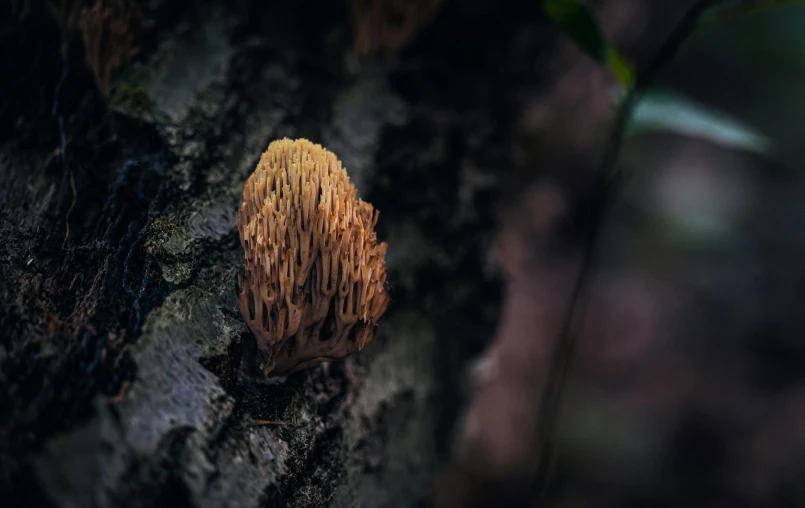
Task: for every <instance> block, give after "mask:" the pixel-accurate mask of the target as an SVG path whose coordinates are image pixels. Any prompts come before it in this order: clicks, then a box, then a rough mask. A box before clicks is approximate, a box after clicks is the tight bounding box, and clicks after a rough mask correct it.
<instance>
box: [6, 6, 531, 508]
mask: <svg viewBox="0 0 805 508" xmlns="http://www.w3.org/2000/svg"><path fill="white" fill-rule="evenodd" d="M180 4H181V3H175V2H152V3H149V4H147V5H146V4H142V7H143V16H144V24H143V26H144V27H145V28H144V30H143V32H142V33H141V34H140V36H139V38H138V41H139V42H138V43H139V44H140V45H141V50H140V52H139V53H138V56H137V59H136V60H135V61H133V62H131V63H130V64H129V65H128V66H126V67H125V68H124V71H123V73H122V74H120V75H119V76H118V77H117V79H116V80H115V82H114V86H113V93H112V95H111V98H110V99H109V100H106V99H104V98H103V96H102V95H101V94H99V92H98V91H97V90H96V88H95V85H94V83H95V80H94V78H93V75H92V73H91V71H90V69H88V67H87V65H86V64H85V61H84V58H83V50H82V48H81V47H80V42H78V40H77V39H76V38H75V37H73V38H72V39H68V40H67V41H66V42H65V43H63V42H62V35H63V34H60V33H59V31H58V28H57V24H56V23H55V22H54V21H53V19H52V17H51V15H50V12H49V11H48V9H46V8H45V5H44V4H42V2H35V1H31V2H11V3H10V4H9V5H6V6H5V7H2V9H5V10H6V11H8V10H9V9H10V10H11V12H3V13H2V15H1V16H0V18H2V19H3V20H4V21H3V22H2V32H0V37H1V38H2V45H3V48H4V49H3V55H4V56H3V58H4V60H3V62H2V68H1V69H0V74H2V75H4V76H7V77H8V79H4V80H3V83H2V85H0V86H2V87H3V88H2V104H0V115H2V123H0V136H2V137H0V330H2V343H1V345H0V471H2V473H3V478H2V485H3V490H9V489H10V491H9V493H8V494H7V496H8V497H6V499H13V500H19V503H20V504H21V505H22V503H30V504H33V505H45V506H59V507H90V506H99V507H102V506H126V507H135V506H143V507H145V506H161V505H170V506H199V507H201V506H205V507H221V506H239V507H249V506H291V507H293V506H300V507H301V506H378V507H379V506H419V505H422V503H424V502H425V501H426V500H427V499H428V497H429V494H430V490H431V488H432V485H433V479H434V473H435V471H436V469H437V466H438V464H439V463H440V461H441V460H442V458H443V456H444V453H445V451H446V449H447V447H446V445H445V443H446V439H447V438H448V436H449V431H450V429H451V427H452V423H453V420H454V418H455V414H456V411H457V407H458V405H459V403H460V401H461V400H462V397H463V393H464V387H463V377H462V372H463V369H464V367H465V366H466V362H467V361H468V359H469V358H471V357H472V356H473V355H474V354H477V353H478V352H479V351H480V349H481V348H482V347H483V345H484V343H485V340H486V339H487V337H489V336H491V334H492V329H493V326H494V321H495V318H496V314H497V305H498V299H499V283H498V281H497V279H496V277H495V276H494V274H492V273H491V272H490V271H489V270H487V269H486V261H485V257H484V253H485V251H486V250H487V248H488V241H489V239H490V237H491V234H492V229H493V225H494V213H493V209H494V208H493V206H492V205H493V204H494V202H495V199H496V196H497V195H498V194H499V192H500V190H501V189H502V188H503V183H504V182H505V180H506V175H507V173H508V171H509V170H510V168H511V167H512V166H513V164H512V160H511V156H510V153H511V150H510V146H509V144H510V141H509V131H510V125H511V123H512V120H513V119H514V118H515V115H514V114H513V111H516V109H517V108H518V106H519V105H520V101H521V98H522V96H523V94H522V90H523V88H524V87H527V86H530V85H531V84H532V83H533V82H534V80H535V79H536V78H537V77H538V74H539V68H538V66H537V65H536V63H535V62H536V61H537V57H538V54H537V53H538V51H539V50H540V48H543V47H544V45H543V44H540V41H539V38H540V37H541V33H542V30H540V29H539V28H538V27H539V26H540V25H539V23H541V22H539V21H535V17H536V9H534V8H533V6H528V7H527V8H525V7H524V8H523V10H518V9H519V8H517V7H515V6H513V5H505V4H506V2H503V3H502V4H503V5H499V4H501V3H500V2H497V3H486V2H465V3H462V2H454V3H453V4H456V5H453V6H452V7H451V8H449V9H447V10H445V12H444V13H442V14H441V15H440V17H439V18H438V19H437V20H436V21H435V23H434V25H432V26H431V27H429V28H426V29H425V30H424V31H423V32H422V33H421V34H420V36H419V37H418V39H417V40H416V41H415V43H414V44H413V45H412V46H411V47H410V48H409V49H408V50H407V52H405V53H403V54H401V55H398V57H397V59H396V60H393V61H386V62H385V63H383V64H382V65H379V64H378V63H366V62H360V61H358V60H356V59H355V57H354V56H353V54H352V51H351V47H350V44H351V40H352V34H351V33H350V27H349V24H348V12H347V6H346V4H344V5H341V4H340V3H338V2H309V1H305V2H282V3H281V4H283V5H276V6H269V5H263V3H262V2H246V1H235V2H218V3H216V2H202V3H199V4H194V5H193V7H192V8H191V9H188V10H187V11H183V10H182V9H181V7H180ZM458 4H461V5H458ZM491 4H494V5H491ZM535 23H537V25H536V26H537V28H535V25H534V24H535ZM480 32H483V33H484V35H485V37H484V38H478V37H476V34H478V33H480ZM446 41H448V42H449V43H446ZM61 47H63V48H64V50H63V51H62V50H60V48H61ZM283 136H289V137H307V138H309V139H311V140H314V141H318V142H321V143H323V144H324V145H325V146H326V147H327V148H329V149H330V150H332V151H334V152H335V153H336V154H338V155H339V157H340V158H341V159H342V161H343V163H344V166H345V167H346V168H347V169H348V170H349V172H350V175H351V178H352V180H353V181H354V182H355V183H356V185H357V186H358V188H359V190H360V192H361V194H362V196H363V197H365V198H366V199H367V200H369V201H370V202H372V203H373V204H374V205H375V206H376V207H377V208H378V209H379V210H381V216H380V224H379V225H378V230H379V235H380V237H381V238H382V239H383V240H385V241H388V242H389V245H390V250H389V254H388V256H387V261H388V266H389V270H390V279H391V280H392V283H393V284H394V286H395V288H394V293H393V302H392V305H391V309H390V310H389V312H388V313H387V314H386V316H384V318H383V319H382V321H381V323H380V330H379V336H378V338H377V339H376V341H375V342H374V343H373V344H371V345H370V346H369V347H367V348H366V350H365V351H364V352H362V353H361V354H360V355H359V356H358V357H357V358H353V359H350V360H347V361H345V362H342V363H332V364H329V365H324V366H321V367H317V368H314V369H311V370H309V371H307V372H303V373H300V374H298V375H294V376H291V377H289V378H287V379H285V380H282V381H278V382H272V383H254V384H251V385H248V386H247V385H245V384H243V383H242V382H240V381H239V378H238V375H237V367H238V365H239V361H240V355H241V354H243V350H244V349H245V348H248V347H251V345H250V344H251V342H250V340H251V339H250V334H249V332H248V330H247V328H246V326H245V324H244V322H243V320H242V318H241V316H240V312H239V310H238V304H237V295H236V280H237V274H238V273H239V271H241V270H242V266H243V253H242V250H241V246H240V245H239V242H238V238H237V230H236V227H235V211H236V209H237V206H238V204H239V200H240V195H241V192H242V186H243V182H244V180H245V178H246V177H247V176H248V175H249V174H250V173H251V171H253V169H254V166H255V164H256V162H257V160H258V158H259V156H260V154H261V152H262V151H263V150H264V149H265V147H266V146H267V144H268V142H269V141H270V140H272V139H276V138H280V137H283Z"/></svg>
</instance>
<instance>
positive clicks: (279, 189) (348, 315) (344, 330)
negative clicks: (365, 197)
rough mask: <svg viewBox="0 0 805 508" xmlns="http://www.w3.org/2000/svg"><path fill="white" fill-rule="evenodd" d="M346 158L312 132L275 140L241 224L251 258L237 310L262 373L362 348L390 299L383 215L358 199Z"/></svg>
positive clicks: (251, 182) (251, 183) (249, 192)
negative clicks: (380, 224)
mask: <svg viewBox="0 0 805 508" xmlns="http://www.w3.org/2000/svg"><path fill="white" fill-rule="evenodd" d="M356 195H357V189H356V188H355V186H354V185H353V184H352V183H351V182H350V181H349V176H348V175H347V172H346V170H345V169H343V168H342V167H341V161H339V160H338V158H337V157H336V156H335V154H333V153H332V152H330V151H328V150H326V149H324V148H323V147H322V146H321V145H318V144H314V143H311V142H310V141H308V140H306V139H299V140H295V141H291V140H289V139H282V140H279V141H274V142H272V143H271V144H269V146H268V149H267V150H266V152H265V153H263V156H262V157H261V158H260V162H259V163H258V164H257V169H256V170H255V171H254V173H253V174H252V175H251V176H250V177H249V179H248V180H247V181H246V185H245V186H244V189H243V203H242V205H241V207H240V209H239V210H238V215H237V223H238V228H239V230H240V239H241V243H242V245H243V249H244V251H245V255H246V271H245V274H244V275H243V276H242V277H241V284H240V286H241V290H240V291H241V292H240V308H241V312H242V314H243V317H244V319H245V320H246V323H247V324H248V325H249V328H250V329H251V331H252V332H253V333H254V335H255V337H256V338H257V346H258V349H259V351H260V356H261V360H262V361H261V366H260V371H261V372H262V374H263V375H266V376H269V375H285V374H290V373H292V372H295V371H298V370H301V369H303V368H306V367H308V366H311V365H314V364H317V363H319V362H322V361H325V360H335V359H341V358H345V357H347V356H349V355H350V354H353V353H356V352H358V351H360V350H361V349H362V348H363V346H364V345H366V344H367V343H369V342H371V341H372V340H373V339H374V335H375V328H376V323H377V320H378V319H379V318H380V316H381V315H382V314H383V313H384V312H385V310H386V307H387V306H388V304H389V293H388V285H387V283H386V265H385V260H384V257H385V254H386V248H387V245H386V244H385V243H378V242H377V235H376V234H375V231H374V227H375V225H376V224H377V218H378V212H377V211H375V210H374V208H373V207H372V205H370V204H369V203H366V202H365V201H362V200H360V199H356Z"/></svg>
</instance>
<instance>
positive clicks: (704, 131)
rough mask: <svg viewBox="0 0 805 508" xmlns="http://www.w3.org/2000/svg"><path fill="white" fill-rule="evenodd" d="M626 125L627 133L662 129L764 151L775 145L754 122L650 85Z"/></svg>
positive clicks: (728, 145) (718, 142) (631, 134)
mask: <svg viewBox="0 0 805 508" xmlns="http://www.w3.org/2000/svg"><path fill="white" fill-rule="evenodd" d="M626 129H627V130H626V135H627V136H633V135H637V134H641V133H643V132H646V131H651V130H663V131H668V132H676V133H678V134H684V135H686V136H690V137H697V138H699V139H706V140H708V141H711V142H713V143H717V144H720V145H723V146H727V147H731V148H737V149H740V150H747V151H752V152H757V153H764V154H765V153H769V152H770V150H771V149H772V146H773V143H772V141H771V140H770V139H769V138H768V137H766V136H764V135H763V134H762V133H760V132H759V131H758V130H757V129H755V128H754V127H752V126H751V125H748V124H746V123H744V122H742V121H740V120H738V119H735V118H733V117H732V116H730V115H728V114H725V113H722V112H721V111H718V110H716V109H714V108H710V107H707V106H704V105H702V104H699V103H697V102H694V101H691V100H690V99H688V98H687V97H685V96H684V95H681V94H679V93H676V92H673V91H671V90H667V89H661V88H654V89H651V90H649V91H647V92H645V93H644V94H642V95H641V98H640V100H639V101H638V102H637V103H636V105H635V107H634V109H633V110H632V112H631V115H630V116H629V119H628V122H627V124H626Z"/></svg>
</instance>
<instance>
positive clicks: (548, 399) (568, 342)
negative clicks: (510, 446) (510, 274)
mask: <svg viewBox="0 0 805 508" xmlns="http://www.w3.org/2000/svg"><path fill="white" fill-rule="evenodd" d="M724 1H725V0H702V1H699V2H697V3H696V4H694V5H693V6H691V7H690V9H688V11H687V12H686V13H685V15H684V17H683V18H682V19H681V20H680V22H679V23H678V24H677V26H676V28H675V29H674V30H673V32H671V34H670V35H669V37H668V39H667V40H666V41H665V43H664V44H663V45H662V46H661V47H660V49H659V51H658V52H657V54H656V55H655V56H654V58H653V59H652V60H651V62H650V63H649V65H648V67H646V69H645V71H644V72H642V73H640V74H639V75H638V77H637V81H636V82H635V86H634V87H633V88H632V89H631V90H630V91H629V92H628V94H627V95H626V97H625V98H624V100H623V102H622V103H621V105H620V107H619V109H618V113H617V117H616V121H615V125H614V126H613V128H612V131H611V132H610V135H609V139H608V141H607V144H606V147H605V151H604V154H603V156H602V158H601V162H600V165H599V167H598V171H597V174H596V180H597V182H596V186H597V187H598V188H599V189H600V191H599V193H598V195H597V196H598V198H597V199H596V201H595V202H594V203H592V204H593V213H595V215H594V219H593V224H592V227H591V228H590V231H589V234H588V236H587V238H586V239H585V242H584V246H583V254H582V261H581V267H580V269H579V273H578V275H577V277H576V280H575V282H574V285H573V292H572V293H571V297H570V302H569V307H568V310H567V314H566V316H565V320H564V322H563V324H562V331H561V333H560V334H559V336H558V337H557V342H556V344H555V345H554V350H553V355H552V361H551V366H550V371H549V373H548V380H547V383H546V385H545V389H544V391H543V393H542V399H541V401H540V416H539V420H538V423H537V425H538V426H537V446H538V447H539V448H537V454H536V456H537V457H538V459H537V462H536V464H535V466H536V469H535V471H534V476H533V483H532V486H531V490H530V492H529V494H530V496H529V497H530V498H531V499H534V498H535V497H536V496H540V497H541V496H542V495H543V494H544V493H545V491H546V487H547V486H548V483H549V482H548V480H549V473H550V469H551V465H552V461H553V448H554V443H553V439H554V432H555V427H556V420H557V417H558V413H559V407H560V402H561V398H562V393H563V391H564V387H565V383H566V380H567V375H568V372H569V369H570V363H571V359H572V357H573V352H574V350H575V348H576V342H577V337H578V333H577V332H578V330H577V328H578V324H579V321H580V318H579V316H581V315H583V314H584V305H585V304H586V300H585V299H583V298H582V295H583V294H584V289H585V286H586V282H587V280H588V278H589V274H590V272H591V271H592V267H593V264H594V260H595V257H596V254H597V247H598V240H599V238H600V236H601V230H602V229H603V225H604V219H605V216H606V212H607V211H608V210H609V207H610V205H611V204H612V202H613V199H614V197H615V195H616V191H617V190H618V189H619V188H620V183H621V181H622V180H623V178H624V174H623V170H622V168H620V167H618V166H617V161H618V157H619V156H620V152H621V146H622V144H623V140H624V133H625V131H626V125H627V123H628V120H629V118H630V116H631V114H632V111H633V109H634V107H635V105H636V104H637V102H638V100H639V98H640V94H641V93H642V92H643V90H645V88H646V87H647V86H649V85H650V84H651V83H653V82H654V81H655V80H656V78H657V75H658V74H659V72H660V71H661V70H662V69H663V68H665V66H666V65H667V64H668V63H670V62H671V60H673V58H674V57H675V56H676V54H677V53H678V52H679V49H680V48H681V46H682V45H683V44H684V42H685V41H686V40H687V39H688V37H689V36H690V35H691V33H692V32H693V31H694V29H695V28H696V25H697V22H698V20H699V18H700V17H701V15H702V14H703V13H704V12H705V11H706V10H707V9H709V8H711V7H713V6H715V5H717V4H719V3H722V2H724Z"/></svg>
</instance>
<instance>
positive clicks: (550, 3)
mask: <svg viewBox="0 0 805 508" xmlns="http://www.w3.org/2000/svg"><path fill="white" fill-rule="evenodd" d="M542 8H543V9H544V10H545V13H546V14H547V15H548V16H549V17H550V18H551V19H552V20H553V21H554V22H555V23H556V24H557V25H558V26H559V27H560V28H561V29H562V30H563V31H564V32H565V33H566V34H567V35H568V36H569V37H570V38H571V39H573V41H574V42H575V43H576V45H578V46H579V48H581V49H582V50H583V51H584V52H585V53H586V54H587V55H589V56H590V57H591V58H593V59H594V60H596V61H597V62H600V63H602V64H604V65H606V66H607V67H608V68H609V69H610V70H611V71H612V73H613V74H614V75H615V77H616V78H617V79H618V81H619V82H620V84H621V85H622V86H623V87H625V88H630V87H631V86H632V84H634V68H633V67H632V64H631V63H629V61H628V60H627V59H626V58H625V57H624V56H623V55H621V54H620V52H618V50H617V49H616V48H615V47H614V46H612V45H611V44H610V43H609V41H607V38H606V36H605V35H604V31H603V30H602V29H601V24H600V23H599V22H598V18H597V17H596V15H595V11H594V10H593V8H592V6H591V5H590V4H589V3H588V2H586V1H585V0H543V2H542Z"/></svg>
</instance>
